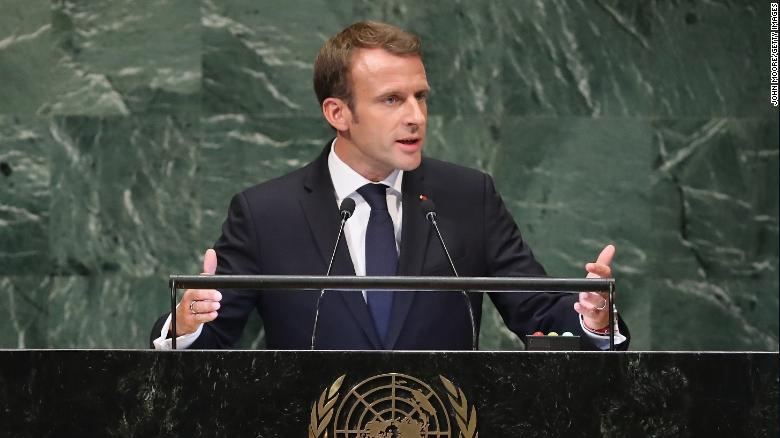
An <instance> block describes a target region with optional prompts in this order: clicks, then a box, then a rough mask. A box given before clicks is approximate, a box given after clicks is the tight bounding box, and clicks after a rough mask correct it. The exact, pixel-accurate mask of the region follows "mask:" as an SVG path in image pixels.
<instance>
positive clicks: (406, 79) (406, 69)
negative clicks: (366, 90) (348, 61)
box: [351, 48, 428, 88]
mask: <svg viewBox="0 0 780 438" xmlns="http://www.w3.org/2000/svg"><path fill="white" fill-rule="evenodd" d="M351 75H352V77H353V80H358V81H368V82H372V83H382V84H383V85H387V86H391V87H392V86H393V85H398V84H405V83H406V84H408V85H414V86H415V87H422V86H424V87H428V82H427V77H426V75H425V66H424V65H423V62H422V58H420V57H419V56H417V55H395V54H392V53H390V52H388V51H386V50H384V49H381V48H376V49H373V48H372V49H359V50H357V51H356V52H355V54H354V56H353V57H352V66H351ZM380 79H381V80H380ZM410 81H411V82H410ZM396 82H397V83H398V84H394V83H396ZM382 88H385V87H384V86H383V87H382Z"/></svg>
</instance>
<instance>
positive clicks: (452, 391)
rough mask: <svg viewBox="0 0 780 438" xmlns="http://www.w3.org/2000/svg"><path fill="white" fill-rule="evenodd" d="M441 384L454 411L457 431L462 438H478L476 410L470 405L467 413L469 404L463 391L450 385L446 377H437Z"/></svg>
mask: <svg viewBox="0 0 780 438" xmlns="http://www.w3.org/2000/svg"><path fill="white" fill-rule="evenodd" d="M439 378H440V379H441V383H443V384H444V388H446V389H447V392H448V393H449V394H447V398H449V399H450V405H452V409H453V410H454V411H455V420H456V421H457V422H458V429H460V434H461V436H463V438H479V433H478V432H477V408H476V407H474V405H471V413H469V403H468V400H467V399H466V394H464V393H463V390H461V389H460V388H458V387H456V386H455V385H453V384H452V382H450V381H449V380H448V379H447V378H446V377H444V376H442V375H439Z"/></svg>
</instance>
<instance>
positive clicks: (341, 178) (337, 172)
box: [328, 139, 404, 201]
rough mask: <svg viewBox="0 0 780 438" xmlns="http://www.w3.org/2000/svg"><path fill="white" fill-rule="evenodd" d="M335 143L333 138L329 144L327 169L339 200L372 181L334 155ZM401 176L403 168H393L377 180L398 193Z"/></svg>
mask: <svg viewBox="0 0 780 438" xmlns="http://www.w3.org/2000/svg"><path fill="white" fill-rule="evenodd" d="M335 145H336V140H335V139H334V140H333V142H331V144H330V153H329V154H328V170H329V171H330V178H331V180H333V187H334V188H335V189H336V198H337V199H338V200H339V201H341V200H342V199H345V198H348V197H349V195H351V194H353V193H355V192H356V191H357V189H359V188H361V187H363V186H364V185H366V184H370V183H372V182H373V181H369V180H368V179H366V178H364V177H363V176H362V175H360V174H359V173H357V172H355V170H354V169H352V168H351V167H349V165H347V163H345V162H344V161H342V160H341V158H339V156H338V155H336V151H335V147H334V146H335ZM403 176H404V171H403V170H400V169H395V170H394V171H393V172H392V173H390V175H388V176H387V178H385V179H383V180H382V181H379V182H380V183H381V184H384V185H386V186H388V187H390V189H391V190H392V191H394V192H396V194H397V195H400V194H401V183H402V181H403Z"/></svg>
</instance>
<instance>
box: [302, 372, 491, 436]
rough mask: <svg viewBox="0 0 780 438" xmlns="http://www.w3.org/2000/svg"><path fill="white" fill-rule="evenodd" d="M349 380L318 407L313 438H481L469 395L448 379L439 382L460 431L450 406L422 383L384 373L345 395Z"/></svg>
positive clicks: (338, 381)
mask: <svg viewBox="0 0 780 438" xmlns="http://www.w3.org/2000/svg"><path fill="white" fill-rule="evenodd" d="M344 377H346V375H343V376H341V377H339V378H338V379H336V381H334V382H333V384H331V385H330V387H329V388H326V389H325V390H324V391H322V394H321V395H320V398H319V400H318V401H316V402H314V403H313V404H312V407H311V418H310V422H309V438H328V437H334V438H428V437H438V438H459V437H462V438H478V437H479V434H478V433H477V410H476V408H474V406H473V405H472V406H469V404H468V400H466V395H465V394H464V393H463V391H462V390H461V389H460V388H458V387H456V386H455V385H454V384H453V383H452V382H451V381H449V379H447V378H446V377H444V376H439V379H441V383H442V386H443V387H444V389H445V390H446V394H447V401H448V402H449V403H448V404H449V406H450V407H451V408H452V411H453V413H454V414H455V415H454V416H455V420H456V423H457V426H458V428H457V430H455V431H454V430H453V429H452V427H451V426H450V416H449V413H448V410H447V409H446V407H445V403H444V402H443V401H442V399H441V398H440V397H439V395H438V394H437V393H436V391H434V390H433V389H432V388H431V387H430V386H429V385H428V384H426V383H425V382H423V381H422V380H420V379H417V378H415V377H412V376H409V375H406V374H398V373H389V374H380V375H378V376H374V377H370V378H368V379H366V380H363V381H362V382H360V383H358V384H357V385H355V386H354V387H353V388H352V389H351V390H349V391H348V392H347V393H345V394H344V395H343V396H341V395H340V393H339V391H340V390H341V384H342V383H343V382H344ZM337 405H338V407H337ZM457 431H459V433H458V432H457Z"/></svg>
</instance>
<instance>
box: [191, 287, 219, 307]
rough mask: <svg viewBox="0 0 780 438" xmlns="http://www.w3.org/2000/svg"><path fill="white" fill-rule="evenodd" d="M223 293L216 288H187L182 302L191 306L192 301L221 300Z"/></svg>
mask: <svg viewBox="0 0 780 438" xmlns="http://www.w3.org/2000/svg"><path fill="white" fill-rule="evenodd" d="M221 299H222V294H221V293H220V292H219V291H218V290H216V289H187V290H186V291H185V292H184V296H182V298H181V302H182V303H185V305H187V306H189V305H190V301H220V300H221Z"/></svg>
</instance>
